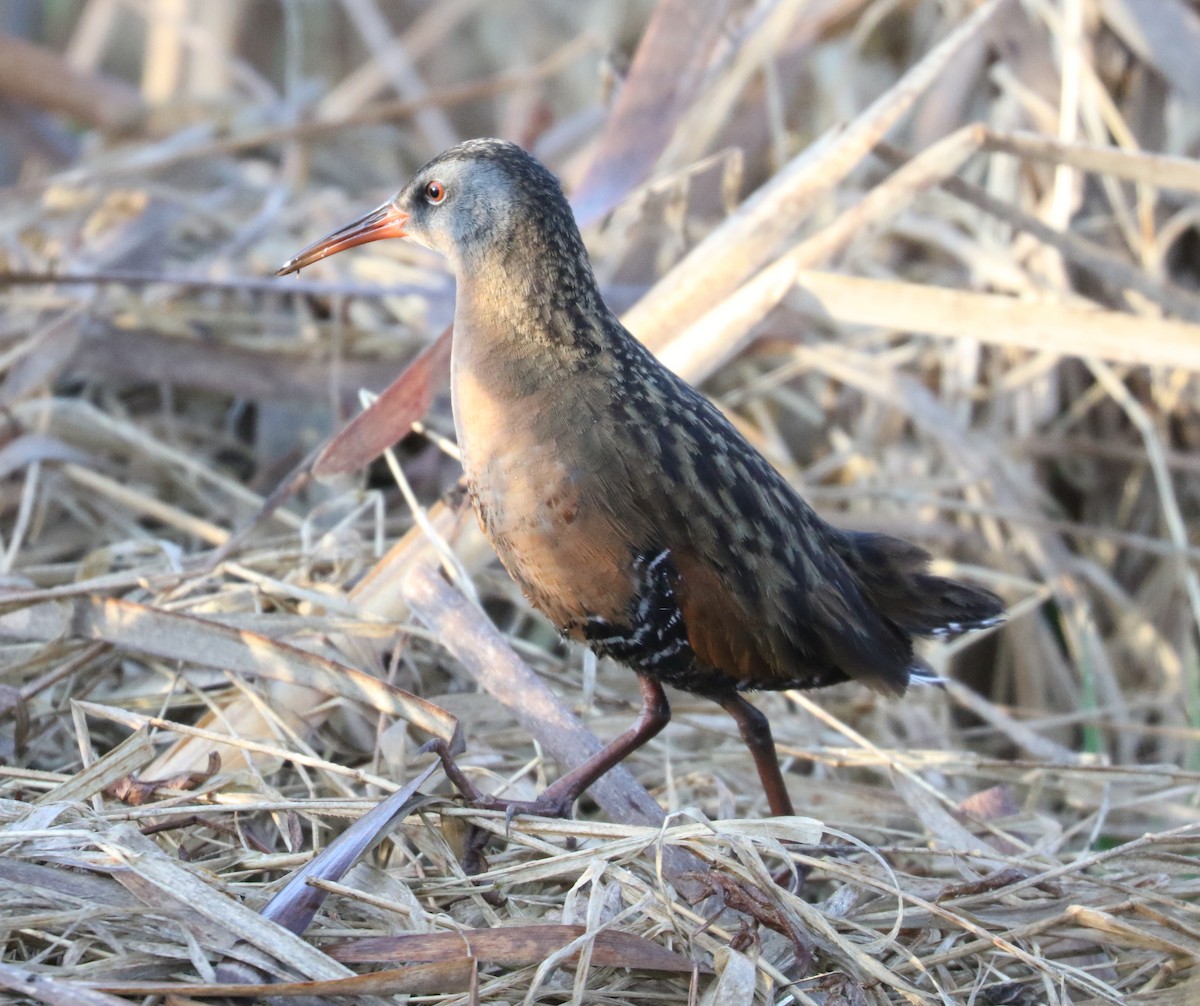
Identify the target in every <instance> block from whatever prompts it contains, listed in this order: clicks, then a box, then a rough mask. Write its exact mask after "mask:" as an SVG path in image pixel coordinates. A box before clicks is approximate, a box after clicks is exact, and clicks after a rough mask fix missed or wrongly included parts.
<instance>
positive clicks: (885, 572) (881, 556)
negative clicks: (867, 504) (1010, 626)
mask: <svg viewBox="0 0 1200 1006" xmlns="http://www.w3.org/2000/svg"><path fill="white" fill-rule="evenodd" d="M839 551H841V553H842V559H843V560H844V561H845V563H846V565H848V566H849V567H850V568H851V570H853V571H854V573H855V574H856V576H857V578H858V581H859V583H860V584H861V585H862V587H863V589H864V590H865V591H866V593H867V594H868V596H869V597H870V598H871V600H872V601H873V602H874V604H875V606H876V608H877V609H878V610H880V611H884V612H886V613H887V616H888V618H889V619H890V620H891V621H892V622H894V623H895V624H896V625H897V626H898V627H899V628H901V629H903V630H904V631H905V632H907V633H910V634H911V635H914V636H940V637H947V636H956V635H958V634H959V633H961V632H967V631H969V630H971V629H984V628H987V627H988V626H991V625H997V624H998V623H1000V622H1002V621H1004V602H1003V601H1002V600H1001V599H1000V598H999V597H998V596H996V595H995V594H993V593H992V592H991V591H990V590H985V589H984V588H982V587H975V586H972V585H971V584H967V583H961V582H960V581H958V580H951V579H948V578H947V577H944V576H934V575H933V574H932V573H929V572H927V570H928V566H929V553H928V552H926V551H925V550H924V549H923V548H921V547H919V546H917V545H914V544H912V543H911V542H907V541H904V540H903V539H901V538H893V537H891V536H890V535H885V534H874V533H869V532H856V531H843V532H842V543H841V547H840V549H839Z"/></svg>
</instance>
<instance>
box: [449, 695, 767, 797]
mask: <svg viewBox="0 0 1200 1006" xmlns="http://www.w3.org/2000/svg"><path fill="white" fill-rule="evenodd" d="M638 684H639V686H640V687H641V692H642V711H641V713H640V714H639V715H638V718H637V722H636V723H635V724H634V725H633V726H632V727H630V728H629V729H628V730H626V731H625V732H624V733H623V734H621V735H620V736H618V737H616V738H614V739H613V740H611V741H609V743H607V744H606V745H604V747H602V748H601V749H600V750H599V751H597V752H596V753H595V754H594V755H592V756H591V757H590V758H588V759H587V760H586V761H585V762H583V763H582V764H581V765H577V766H576V767H575V768H573V769H571V771H569V772H568V773H567V774H566V775H564V776H561V777H560V778H558V779H556V780H555V781H554V782H553V783H552V784H551V785H550V786H548V787H546V789H545V790H544V791H543V793H542V794H541V796H539V797H538V798H537V799H536V800H505V799H503V798H501V797H494V796H487V795H485V794H483V793H480V792H479V790H478V789H476V788H475V785H474V784H473V783H472V782H471V781H470V780H469V779H467V777H466V776H465V775H464V774H463V772H462V769H460V768H459V767H458V764H457V763H456V762H455V761H454V759H453V758H452V757H451V756H450V753H449V752H448V751H447V750H446V747H445V745H444V744H438V743H431V744H429V745H427V747H429V748H430V749H431V750H435V751H437V753H438V755H439V756H440V757H441V759H442V765H443V767H444V768H445V770H446V775H447V776H448V777H449V779H450V781H451V782H452V783H453V784H454V786H455V788H456V789H458V791H459V792H460V793H462V794H463V796H465V797H466V798H467V799H468V800H469V801H470V802H471V803H472V804H473V805H475V806H476V807H479V808H481V809H483V810H505V811H508V813H509V814H510V815H511V814H536V815H539V816H543V817H566V816H567V815H568V814H569V813H570V811H571V807H572V805H573V804H574V803H575V801H576V800H577V799H579V796H580V794H582V793H583V791H584V790H586V789H587V788H588V787H589V786H590V785H591V784H592V783H594V782H595V781H596V780H597V779H599V778H600V777H601V776H602V775H604V773H605V772H607V771H608V770H609V769H610V768H612V767H613V766H614V765H616V764H617V763H619V762H621V761H623V760H624V759H625V758H627V757H628V756H629V755H631V754H632V753H633V752H634V751H636V750H637V749H638V748H640V747H641V746H642V745H643V744H645V743H647V742H648V741H649V740H651V739H652V738H653V737H654V736H656V735H657V734H658V733H660V732H661V731H662V729H663V727H665V726H666V725H667V724H668V723H669V722H670V721H671V706H670V704H669V703H668V702H667V696H666V693H665V692H664V691H663V689H662V685H660V684H659V683H658V682H657V681H655V680H654V679H653V678H651V677H649V676H648V675H645V674H639V675H638ZM768 739H769V736H768Z"/></svg>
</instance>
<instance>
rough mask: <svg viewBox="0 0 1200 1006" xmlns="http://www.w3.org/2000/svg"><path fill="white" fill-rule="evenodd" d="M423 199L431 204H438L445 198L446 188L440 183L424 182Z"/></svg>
mask: <svg viewBox="0 0 1200 1006" xmlns="http://www.w3.org/2000/svg"><path fill="white" fill-rule="evenodd" d="M425 198H426V199H428V200H429V201H430V202H431V203H440V202H441V201H442V200H443V199H445V198H446V186H444V185H443V184H442V183H441V182H437V181H434V182H426V183H425Z"/></svg>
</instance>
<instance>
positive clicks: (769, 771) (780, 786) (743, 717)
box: [713, 692, 796, 817]
mask: <svg viewBox="0 0 1200 1006" xmlns="http://www.w3.org/2000/svg"><path fill="white" fill-rule="evenodd" d="M713 698H714V699H715V700H716V701H717V702H719V703H720V704H721V708H723V709H724V710H725V711H726V712H727V713H729V715H730V716H732V717H733V721H734V723H736V724H737V728H738V733H740V734H741V735H742V740H743V741H744V742H745V744H746V747H748V748H749V749H750V754H751V755H753V756H754V767H755V768H757V769H758V778H759V779H761V780H762V785H763V789H764V790H765V791H766V794H767V803H768V805H769V806H770V808H771V813H772V814H774V815H775V816H776V817H790V816H792V815H793V814H795V813H796V812H795V810H793V809H792V798H791V797H790V796H788V791H787V786H786V785H785V784H784V781H783V773H782V772H781V771H780V770H779V758H778V757H777V756H776V754H775V741H774V739H773V738H772V737H771V724H770V723H768V722H767V717H766V715H765V714H764V713H763V712H762V710H761V709H759V708H758V707H757V706H755V705H753V704H751V703H750V702H748V701H747V700H746V699H744V698H743V697H742V696H741V694H739V693H738V692H730V693H728V694H727V695H714V696H713Z"/></svg>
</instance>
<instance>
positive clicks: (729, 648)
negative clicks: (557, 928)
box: [278, 139, 1003, 814]
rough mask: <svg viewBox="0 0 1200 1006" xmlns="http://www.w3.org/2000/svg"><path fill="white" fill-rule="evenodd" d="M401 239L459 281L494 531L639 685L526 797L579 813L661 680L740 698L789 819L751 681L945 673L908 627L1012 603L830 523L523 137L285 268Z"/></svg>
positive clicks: (458, 329)
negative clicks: (604, 737) (587, 755)
mask: <svg viewBox="0 0 1200 1006" xmlns="http://www.w3.org/2000/svg"><path fill="white" fill-rule="evenodd" d="M388 237H408V238H411V239H412V240H414V241H416V242H417V243H419V244H422V245H425V246H426V247H428V248H432V249H433V250H435V251H438V252H441V253H442V254H443V255H445V256H446V258H447V259H448V260H449V262H450V264H451V266H452V268H453V270H454V273H455V276H456V278H457V282H458V287H457V297H456V302H455V318H454V340H453V350H452V363H451V374H452V377H451V386H452V395H453V404H454V422H455V429H456V431H457V434H458V444H459V447H460V449H461V451H462V458H463V467H464V469H465V471H466V476H467V483H468V486H469V490H470V496H471V501H472V503H473V504H474V507H475V512H476V515H477V516H478V518H479V522H480V524H481V526H482V527H483V530H484V533H485V534H486V535H487V537H488V538H489V539H490V541H491V542H492V544H493V545H494V546H495V549H496V552H497V553H498V554H499V556H500V560H501V562H503V563H504V566H505V568H507V570H508V571H509V573H511V574H512V576H513V579H515V580H516V582H517V583H518V584H519V585H520V587H521V589H522V590H523V591H524V592H525V594H526V596H527V597H528V598H529V600H530V602H531V603H532V604H533V606H534V607H535V608H537V609H538V610H539V611H541V612H542V613H543V614H544V615H546V617H548V618H549V619H550V621H551V622H553V623H554V625H555V626H557V627H558V629H559V630H560V631H561V632H562V633H563V634H564V635H565V636H567V637H569V638H571V639H574V640H578V641H579V642H582V643H585V644H586V645H588V646H590V647H591V648H592V649H593V650H594V651H595V652H596V653H598V654H600V655H602V656H607V657H612V658H613V659H614V660H616V661H618V662H620V663H622V664H625V665H627V666H628V667H630V668H632V670H633V671H634V673H636V674H637V676H638V679H639V682H640V685H641V692H642V703H643V707H642V711H641V715H640V717H639V718H638V721H637V723H636V725H635V726H634V727H632V728H631V729H629V730H627V731H626V732H625V733H624V734H622V735H621V736H619V737H618V738H616V739H615V740H614V741H612V742H611V743H610V744H608V745H607V746H606V747H605V748H604V749H602V750H601V751H599V752H598V753H597V754H596V755H595V756H594V757H593V758H591V759H589V760H588V761H587V762H586V763H584V764H583V765H580V766H578V767H576V768H575V769H573V770H572V771H570V772H568V773H567V774H566V775H564V776H563V777H561V778H560V779H558V780H557V781H556V782H555V783H553V784H552V785H551V786H550V787H549V788H548V789H547V790H546V791H545V792H544V793H543V794H542V796H541V797H540V798H539V799H538V800H537V801H536V803H535V804H533V805H523V809H533V810H539V811H542V812H544V813H559V814H561V813H565V812H567V811H569V810H570V807H571V804H572V803H573V802H574V800H575V798H576V797H578V796H579V794H580V793H582V792H583V791H584V790H585V789H586V788H587V787H588V786H589V785H591V783H592V782H593V781H595V780H596V779H597V778H599V777H600V776H601V775H602V774H603V773H604V772H607V771H608V770H609V769H610V768H611V767H612V766H613V765H615V764H616V763H617V762H618V761H620V760H621V759H622V758H624V757H625V756H626V755H628V754H629V753H630V752H632V751H634V750H635V749H636V748H638V747H640V746H641V745H642V744H645V743H646V742H647V741H649V740H650V739H651V738H652V737H653V736H654V735H655V734H657V733H658V732H659V731H660V730H662V729H663V727H664V726H666V724H667V722H668V720H669V719H670V706H669V705H668V703H667V698H666V695H665V694H664V692H663V687H662V686H663V683H664V682H665V683H666V684H669V685H673V686H675V687H676V688H681V689H683V690H684V691H689V692H694V693H697V694H699V695H703V696H706V697H708V698H710V699H712V700H714V701H715V702H718V703H719V704H720V705H721V706H723V707H724V708H725V710H726V711H727V712H728V713H729V714H730V715H731V716H732V717H733V719H734V720H735V722H736V723H737V726H738V730H739V732H740V733H741V736H742V738H743V740H744V741H745V743H746V745H747V747H748V748H749V749H750V752H751V754H753V756H754V761H755V764H756V766H757V768H758V773H759V776H760V778H761V779H762V783H763V786H764V789H765V791H766V795H767V799H768V802H769V804H770V808H771V812H772V813H773V814H791V813H792V803H791V800H790V798H789V796H788V792H787V787H786V786H785V784H784V781H783V776H782V773H781V772H780V769H779V763H778V760H777V758H776V755H775V746H774V742H773V741H772V739H771V730H770V727H769V725H768V723H767V720H766V717H765V716H764V715H763V714H762V713H761V712H760V711H759V710H758V709H757V708H756V707H755V706H753V705H751V704H750V703H749V702H748V701H747V700H746V698H745V697H744V695H743V693H744V692H746V691H753V690H756V689H783V688H819V687H822V686H825V685H832V684H834V683H836V682H839V681H845V680H847V679H854V680H857V681H862V682H864V683H865V684H867V685H869V686H871V687H873V688H876V689H878V690H880V691H883V692H889V693H892V694H896V695H899V694H901V693H903V692H904V690H905V688H906V687H907V686H908V684H909V682H910V681H911V680H914V679H917V678H927V677H929V676H930V672H929V671H928V669H927V668H926V666H925V665H924V664H923V663H922V662H921V661H920V659H919V658H917V657H916V656H915V655H914V653H913V637H914V636H938V635H946V634H951V633H958V632H962V631H965V630H968V629H976V628H982V627H985V626H989V625H994V624H996V623H997V622H998V621H1000V619H1001V613H1002V611H1003V603H1002V602H1001V600H1000V598H998V597H997V596H996V595H995V594H992V593H991V592H989V591H986V590H982V589H980V588H978V587H973V586H969V585H967V584H963V583H959V582H957V581H955V580H949V579H945V578H943V577H939V576H933V575H931V574H930V573H929V572H927V565H928V562H929V556H928V555H927V554H926V553H925V552H924V551H923V550H922V549H921V548H919V547H917V546H916V545H913V544H911V543H909V542H907V541H902V540H900V539H898V538H893V537H889V536H887V535H883V534H872V533H863V532H856V531H845V530H840V529H838V528H835V527H832V526H831V525H829V524H827V523H826V522H825V521H824V520H822V519H821V518H820V517H818V516H817V514H816V513H815V512H814V511H813V510H812V508H811V507H810V506H809V505H808V504H807V503H806V502H805V501H804V500H803V499H802V498H801V497H800V495H799V494H798V493H797V492H796V490H795V489H793V488H792V486H791V485H789V484H788V482H787V481H786V480H785V479H784V478H783V477H782V476H781V475H780V474H779V473H778V472H777V471H775V469H774V468H772V467H771V465H770V464H769V463H768V462H767V461H766V459H765V458H764V457H763V456H762V455H761V454H759V453H758V451H756V450H755V449H754V448H753V447H752V446H751V445H750V444H749V443H747V441H746V440H745V438H744V437H742V435H741V434H739V433H738V432H737V431H736V430H735V429H734V428H733V426H732V425H730V423H729V421H728V420H726V419H725V417H724V416H722V415H721V413H720V412H719V411H717V409H716V408H714V407H713V406H712V405H711V404H710V403H709V402H708V400H707V399H706V398H704V396H703V395H701V394H700V393H699V392H697V391H696V390H695V389H694V388H692V387H691V386H690V385H688V384H686V383H685V382H684V381H683V380H681V379H680V378H678V377H676V376H675V375H674V374H673V373H671V372H670V371H669V370H667V369H666V368H665V367H663V366H662V364H660V363H659V362H658V361H657V360H656V359H655V358H654V357H653V356H652V355H651V354H650V353H649V351H648V350H646V349H645V348H644V347H643V346H642V344H641V343H639V342H638V341H637V339H635V338H634V337H633V336H632V335H630V334H629V332H628V331H626V330H625V328H623V327H622V325H621V323H620V322H619V321H618V320H617V318H616V316H615V315H614V314H613V313H612V311H610V310H609V309H608V307H607V305H605V303H604V300H603V299H602V298H601V296H600V291H599V289H598V288H597V285H596V280H595V277H594V276H593V275H592V269H591V265H590V264H589V261H588V256H587V251H586V250H585V248H584V245H583V240H582V238H581V237H580V234H579V228H578V227H577V226H576V223H575V218H574V217H573V215H572V213H571V209H570V206H569V205H568V203H567V200H566V199H565V197H564V196H563V192H562V189H561V188H560V187H559V184H558V181H557V179H555V177H554V175H552V174H551V173H550V172H549V171H548V170H547V169H546V168H545V167H543V166H542V164H541V163H539V162H538V161H537V160H535V159H534V158H533V157H532V156H530V155H529V154H527V153H526V152H525V151H523V150H521V149H520V148H519V147H517V146H514V145H513V144H511V143H505V142H503V141H500V140H491V139H483V140H471V141H469V142H466V143H462V144H460V145H458V146H456V147H454V148H452V149H450V150H447V151H446V152H445V153H443V154H441V155H440V156H439V157H436V158H434V159H433V160H432V161H430V162H429V163H428V164H426V165H425V166H424V167H423V168H421V170H420V171H418V172H417V174H416V176H415V177H414V178H413V179H412V181H410V182H409V183H408V185H407V186H405V187H404V188H403V189H402V190H401V191H400V192H399V194H398V195H396V196H395V198H393V199H391V200H389V201H388V202H387V203H385V204H384V205H382V206H380V207H379V208H378V209H376V210H374V211H372V212H371V213H368V214H367V215H366V216H364V217H362V218H361V219H359V220H356V221H355V222H354V223H352V224H350V225H348V226H347V227H344V228H342V229H341V230H339V231H336V232H335V233H333V234H331V235H329V236H328V237H326V238H323V239H322V240H320V241H318V242H317V243H316V244H314V245H311V246H310V247H309V248H307V249H305V250H304V251H303V252H301V253H300V254H299V255H297V256H296V257H295V258H293V259H292V260H291V261H289V262H288V263H287V264H286V265H284V266H283V267H282V268H281V269H280V270H279V273H278V274H279V275H284V274H286V273H290V272H295V271H297V270H299V269H301V268H303V267H304V266H307V265H310V264H312V263H313V262H316V261H318V260H319V259H322V258H325V257H326V256H327V255H333V254H335V253H337V252H340V251H342V250H344V249H346V248H351V247H353V246H355V245H360V244H364V243H366V242H368V241H376V240H378V239H380V238H388Z"/></svg>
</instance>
